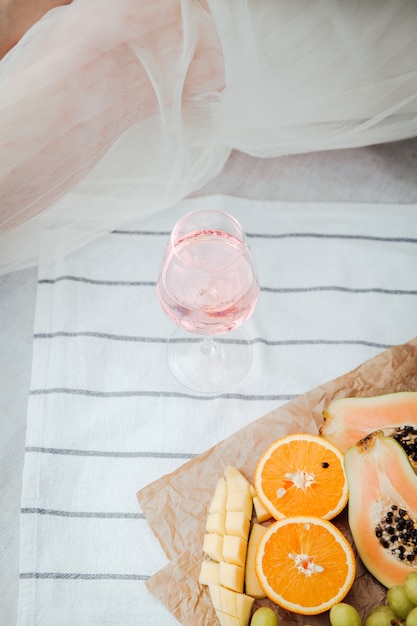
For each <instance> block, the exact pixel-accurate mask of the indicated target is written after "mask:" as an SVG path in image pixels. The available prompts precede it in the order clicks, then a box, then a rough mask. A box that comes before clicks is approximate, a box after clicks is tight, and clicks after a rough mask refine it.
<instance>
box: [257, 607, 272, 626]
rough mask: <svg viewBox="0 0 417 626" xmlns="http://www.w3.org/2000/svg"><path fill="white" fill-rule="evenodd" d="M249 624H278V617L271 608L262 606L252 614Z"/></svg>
mask: <svg viewBox="0 0 417 626" xmlns="http://www.w3.org/2000/svg"><path fill="white" fill-rule="evenodd" d="M250 626H278V617H277V615H276V613H274V611H273V610H272V609H270V608H269V607H267V606H262V607H261V608H260V609H256V611H255V613H254V614H253V615H252V619H251V622H250Z"/></svg>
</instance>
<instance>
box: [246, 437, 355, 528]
mask: <svg viewBox="0 0 417 626" xmlns="http://www.w3.org/2000/svg"><path fill="white" fill-rule="evenodd" d="M254 483H255V489H256V491H257V494H258V496H259V498H260V500H261V502H262V503H263V505H264V506H265V508H266V509H268V511H269V512H270V514H271V515H272V517H274V518H275V519H282V518H283V517H288V516H293V515H315V516H317V517H322V518H323V519H332V518H333V517H336V515H337V514H338V513H340V512H341V511H342V509H343V508H344V507H345V506H346V503H347V500H348V482H347V478H346V474H345V469H344V466H343V453H342V452H341V451H340V450H339V449H338V448H336V446H334V445H333V444H332V443H330V442H329V441H327V440H326V439H323V438H322V437H320V436H319V435H310V434H307V433H297V434H293V435H287V436H285V437H281V438H280V439H277V440H276V441H275V442H274V443H273V444H272V445H271V446H270V447H269V448H268V449H267V450H266V451H265V452H264V454H263V455H262V456H261V458H260V459H259V461H258V464H257V466H256V469H255V476H254Z"/></svg>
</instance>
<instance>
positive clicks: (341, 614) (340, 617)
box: [329, 602, 362, 626]
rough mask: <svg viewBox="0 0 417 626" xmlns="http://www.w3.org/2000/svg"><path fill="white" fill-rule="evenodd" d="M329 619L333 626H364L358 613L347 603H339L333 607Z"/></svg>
mask: <svg viewBox="0 0 417 626" xmlns="http://www.w3.org/2000/svg"><path fill="white" fill-rule="evenodd" d="M329 617H330V623H331V625H332V626H362V619H361V616H360V615H359V613H358V611H357V610H356V609H355V607H354V606H352V605H351V604H347V603H346V602H339V603H338V604H335V605H334V606H332V608H331V609H330V613H329Z"/></svg>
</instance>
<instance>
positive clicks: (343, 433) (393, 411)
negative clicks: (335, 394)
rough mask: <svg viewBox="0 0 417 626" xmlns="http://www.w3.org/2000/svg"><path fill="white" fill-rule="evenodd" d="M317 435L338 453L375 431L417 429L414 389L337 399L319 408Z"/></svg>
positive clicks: (416, 399) (416, 400) (388, 431)
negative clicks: (319, 416)
mask: <svg viewBox="0 0 417 626" xmlns="http://www.w3.org/2000/svg"><path fill="white" fill-rule="evenodd" d="M323 418H324V419H323V423H322V425H321V427H320V435H321V436H322V437H324V438H325V439H327V440H328V441H330V442H331V443H333V444H334V445H335V446H337V447H338V448H339V449H340V450H342V452H345V451H346V450H347V449H348V448H350V447H351V446H353V445H355V443H356V442H357V441H359V440H360V439H362V438H363V437H366V436H367V435H369V434H370V433H372V432H374V431H376V430H383V431H384V433H385V434H387V435H389V434H391V433H392V432H393V430H394V429H395V428H399V427H403V426H406V425H407V426H411V427H414V428H416V429H417V391H401V392H397V393H390V394H385V395H381V396H373V397H369V398H360V397H359V398H337V399H336V400H333V401H332V402H330V404H329V406H328V407H327V409H326V410H325V411H323Z"/></svg>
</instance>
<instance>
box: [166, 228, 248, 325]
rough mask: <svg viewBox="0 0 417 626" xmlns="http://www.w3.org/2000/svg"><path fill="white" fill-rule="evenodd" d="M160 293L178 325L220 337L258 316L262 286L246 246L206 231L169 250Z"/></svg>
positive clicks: (221, 234)
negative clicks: (253, 316)
mask: <svg viewBox="0 0 417 626" xmlns="http://www.w3.org/2000/svg"><path fill="white" fill-rule="evenodd" d="M158 295H159V299H160V302H161V305H162V307H163V309H164V310H165V312H166V314H167V315H168V317H170V318H171V319H172V321H173V322H174V323H175V324H177V325H178V326H180V327H181V328H183V329H184V330H187V331H189V332H192V333H199V334H208V335H218V334H220V333H225V332H227V331H229V330H232V329H233V328H236V327H237V326H239V325H240V324H242V323H243V322H244V321H245V320H246V319H247V318H248V317H249V316H250V315H251V314H252V312H253V309H254V308H255V305H256V303H257V301H258V297H259V283H258V280H257V277H256V272H255V269H254V266H253V262H252V257H251V254H250V252H249V250H248V248H247V247H246V246H245V245H244V244H242V243H241V242H240V241H239V240H238V239H236V238H234V237H232V236H231V235H228V234H227V233H224V232H222V231H213V230H204V231H198V232H195V233H192V234H191V235H187V236H186V237H184V238H183V239H181V240H179V241H178V242H177V243H176V244H175V245H174V247H173V248H171V250H169V251H168V253H167V256H166V258H165V262H164V265H163V268H162V271H161V274H160V277H159V280H158Z"/></svg>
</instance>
